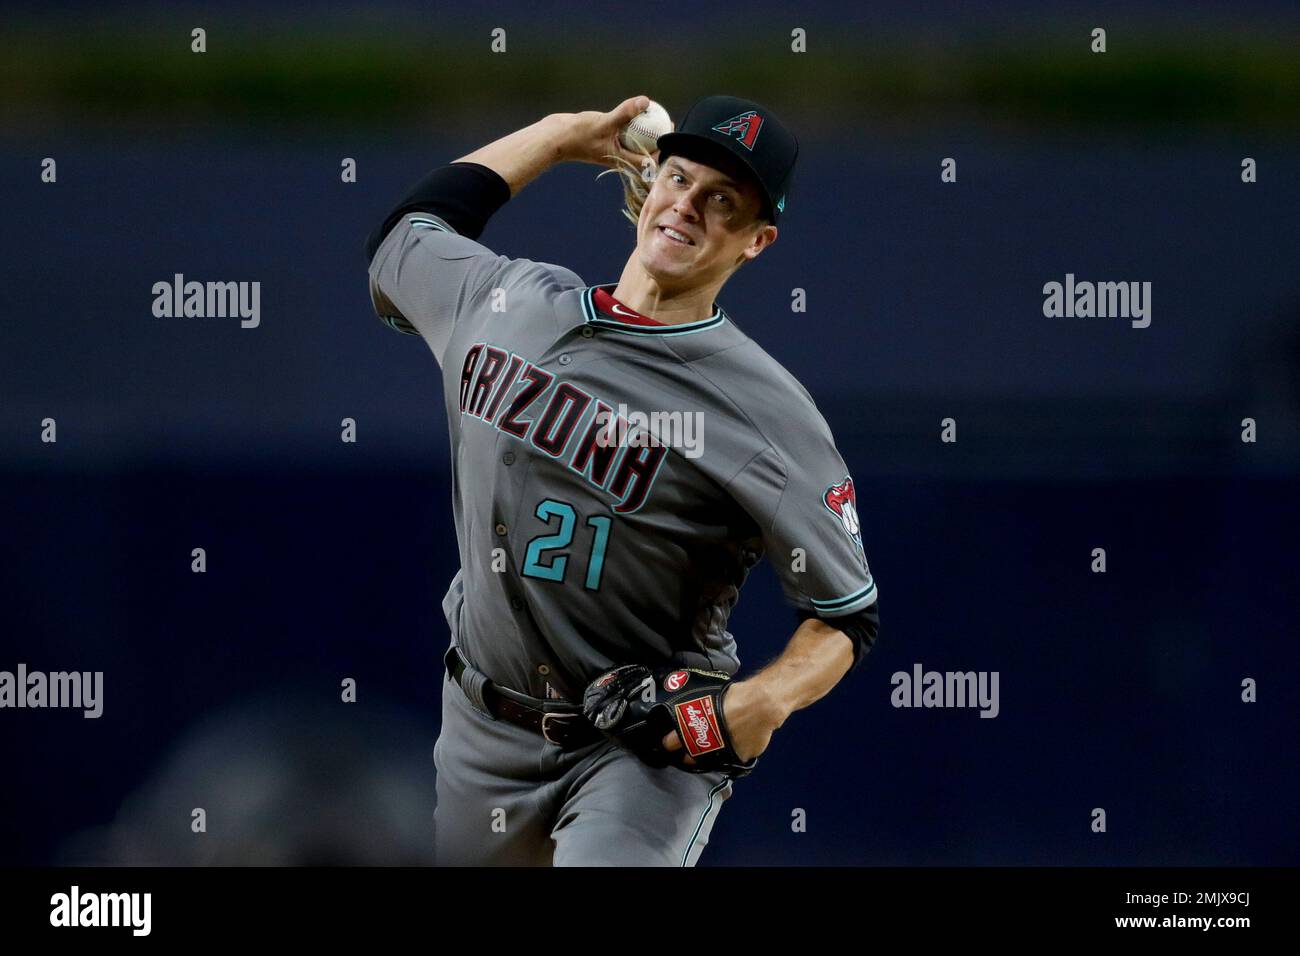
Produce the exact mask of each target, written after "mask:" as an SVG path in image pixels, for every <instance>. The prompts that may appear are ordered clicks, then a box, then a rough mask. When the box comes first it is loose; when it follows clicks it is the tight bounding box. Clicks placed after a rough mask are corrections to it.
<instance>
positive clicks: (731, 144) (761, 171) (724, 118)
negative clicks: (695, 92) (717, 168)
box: [657, 96, 799, 222]
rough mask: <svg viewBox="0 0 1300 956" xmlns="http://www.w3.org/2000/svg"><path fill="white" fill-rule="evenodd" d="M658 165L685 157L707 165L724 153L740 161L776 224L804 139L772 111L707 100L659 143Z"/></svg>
mask: <svg viewBox="0 0 1300 956" xmlns="http://www.w3.org/2000/svg"><path fill="white" fill-rule="evenodd" d="M657 146H658V148H659V161H660V162H663V161H664V160H665V159H667V158H668V157H669V156H672V155H680V156H685V157H686V158H687V159H693V160H695V161H696V162H702V163H707V162H708V161H709V158H710V157H711V156H717V155H718V154H719V152H720V151H721V152H722V153H725V154H729V155H731V156H733V157H735V158H736V159H738V160H740V163H741V165H742V166H744V167H745V168H746V169H747V170H749V172H750V173H751V174H753V176H754V178H755V179H756V180H757V181H758V184H759V187H760V188H761V190H762V192H763V197H764V199H765V200H766V205H767V209H766V212H767V215H768V216H769V218H771V220H772V221H773V222H776V219H777V217H778V216H779V215H781V214H782V213H783V212H785V205H786V202H785V200H786V193H787V192H788V191H789V189H790V178H791V176H792V175H793V174H794V164H795V160H796V159H798V158H799V141H798V140H797V139H795V138H794V134H793V133H791V132H790V130H789V129H787V128H786V126H785V124H784V123H782V122H781V121H780V120H779V119H777V118H776V116H775V114H773V113H772V111H771V110H769V109H767V108H766V107H764V106H761V105H760V104H758V103H755V102H754V101H753V100H746V99H741V98H740V97H737V96H706V97H705V98H704V99H702V100H699V101H697V102H696V103H695V104H694V105H692V106H691V108H690V109H689V110H687V111H686V115H685V116H683V117H682V121H681V123H680V124H678V127H677V129H676V130H674V131H673V132H671V133H664V135H662V136H660V137H659V140H658V142H657Z"/></svg>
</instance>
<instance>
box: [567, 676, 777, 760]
mask: <svg viewBox="0 0 1300 956" xmlns="http://www.w3.org/2000/svg"><path fill="white" fill-rule="evenodd" d="M730 686H731V678H730V677H729V676H728V675H726V674H723V673H720V672H718V671H704V670H698V669H697V668H694V667H674V668H662V669H660V670H651V669H650V668H648V667H644V666H642V665H641V664H624V665H623V666H622V667H616V668H614V669H613V670H612V671H609V672H607V673H604V674H601V675H600V676H599V677H597V678H596V679H595V680H594V681H592V682H591V683H590V684H588V685H587V690H586V692H585V693H584V694H583V695H582V712H583V713H584V714H586V715H587V719H588V720H590V721H591V722H592V723H593V724H595V725H596V728H597V729H598V730H600V731H603V732H604V733H605V735H606V736H608V737H611V738H613V739H614V740H616V741H617V742H618V743H619V744H620V745H621V746H623V747H624V748H626V749H627V750H630V751H632V753H634V754H636V755H637V756H638V757H640V758H641V759H642V760H644V761H645V762H646V763H648V764H649V765H650V766H652V767H670V766H671V767H678V768H680V769H682V770H688V771H690V772H691V773H709V772H711V771H715V770H723V771H725V772H727V773H729V774H731V775H732V776H733V777H743V776H744V775H745V774H747V773H749V772H750V771H751V770H753V769H754V766H755V765H756V764H757V763H758V758H757V757H755V758H754V759H753V760H750V761H749V762H748V763H746V762H744V761H742V760H741V759H740V758H739V757H738V756H737V755H736V751H735V749H733V747H732V746H731V738H730V734H729V733H728V732H727V722H726V720H725V719H724V718H723V715H722V698H723V696H725V695H726V693H727V690H728V688H730ZM673 730H675V731H677V734H678V736H680V737H681V739H682V744H683V746H682V749H681V750H676V751H668V750H665V749H664V746H663V739H664V737H665V736H666V735H667V734H668V733H669V732H670V731H673ZM686 756H690V757H691V759H692V760H694V763H686V762H685V760H684V759H683V758H684V757H686Z"/></svg>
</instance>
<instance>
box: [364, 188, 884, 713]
mask: <svg viewBox="0 0 1300 956" xmlns="http://www.w3.org/2000/svg"><path fill="white" fill-rule="evenodd" d="M599 288H603V289H607V290H611V291H612V286H604V287H599ZM370 290H371V298H372V301H373V304H374V308H375V311H376V312H377V314H378V315H379V316H380V317H381V318H384V319H385V321H387V322H388V323H389V324H390V325H392V326H393V327H394V328H396V329H398V330H400V331H405V332H412V333H417V334H419V335H420V336H422V337H423V338H424V340H425V342H426V343H427V344H428V346H429V348H430V349H431V350H432V351H433V354H434V356H435V357H436V358H437V360H438V363H439V365H440V366H442V368H443V371H444V375H443V383H444V385H443V393H444V398H445V401H446V407H447V418H448V421H449V422H450V428H451V454H452V462H453V507H454V510H455V520H456V533H457V538H458V541H459V546H460V563H461V570H460V572H459V573H458V574H457V575H456V577H455V579H454V580H453V582H452V584H451V587H450V589H449V590H448V592H447V596H446V599H445V600H444V604H443V608H444V611H445V612H446V615H447V620H448V623H449V625H450V627H451V631H452V636H453V641H454V642H455V643H456V644H457V646H459V647H460V649H461V651H462V653H463V655H464V657H465V658H466V659H467V660H468V661H469V662H471V663H472V664H473V665H474V666H476V667H477V668H478V669H479V670H481V671H483V672H484V673H486V674H487V676H488V677H489V678H491V679H492V680H493V681H495V682H497V683H499V684H501V685H503V686H505V687H509V688H513V689H515V690H517V691H520V692H522V693H525V694H530V695H532V696H534V697H546V696H551V697H556V696H558V697H562V698H565V699H568V700H573V701H576V700H580V699H581V697H582V691H583V688H584V687H585V686H586V684H587V683H588V682H589V681H590V680H591V679H592V678H593V677H594V676H595V675H597V674H599V673H600V672H602V671H605V670H607V669H609V668H611V667H613V666H617V665H620V664H626V663H647V664H652V665H656V664H663V663H668V662H669V661H672V662H677V663H681V664H683V665H687V666H701V667H706V668H709V669H713V670H722V671H726V672H728V673H735V672H736V670H737V669H738V668H739V666H740V661H739V657H738V654H737V648H736V641H735V639H734V638H733V636H732V635H731V633H730V632H729V631H728V630H727V620H728V617H729V615H730V612H731V609H732V607H733V606H734V605H735V603H736V601H737V599H738V598H739V595H740V589H741V586H742V585H743V583H744V581H745V578H746V576H747V575H748V573H749V570H750V569H751V568H752V567H753V566H754V564H755V563H757V561H758V560H759V559H760V557H761V556H762V555H763V554H764V553H766V554H768V555H769V556H770V559H771V561H772V563H773V567H774V568H775V570H776V573H777V576H778V577H779V578H780V580H781V584H782V587H783V589H784V592H785V595H786V599H787V600H788V601H789V603H790V604H791V605H793V606H794V607H797V608H801V609H805V610H811V611H814V612H816V613H817V615H818V616H820V617H823V618H834V617H836V616H840V615H846V614H851V613H853V612H856V611H858V610H861V609H862V608H865V607H867V606H869V605H870V604H872V603H873V602H874V601H875V600H876V585H875V582H874V581H873V580H872V576H871V572H870V570H869V569H868V565H867V560H866V556H865V554H864V551H863V545H862V536H861V531H860V528H859V524H858V515H857V508H856V498H855V493H854V488H853V481H852V479H851V478H850V477H849V474H848V469H847V468H846V467H845V465H844V461H843V459H842V458H841V457H840V455H839V453H838V452H837V451H836V448H835V444H834V441H833V439H832V437H831V433H830V430H829V428H828V427H827V425H826V422H825V421H824V419H823V418H822V416H821V415H820V414H819V413H818V411H817V408H816V406H815V405H814V403H813V401H812V399H811V398H810V397H809V395H808V393H807V391H806V390H805V389H804V388H803V387H802V386H801V385H800V384H799V382H798V381H796V380H795V379H794V377H793V376H791V375H790V374H789V373H788V372H787V371H786V370H785V369H784V368H782V367H781V365H780V364H778V363H777V362H776V361H775V360H774V359H772V358H771V357H770V356H769V355H768V354H767V353H766V352H764V351H763V349H761V348H760V347H759V346H758V345H757V344H756V343H754V342H753V341H751V340H750V339H749V338H748V337H747V336H746V335H745V334H744V333H743V332H742V331H741V330H740V329H739V328H737V327H736V325H735V324H734V323H733V322H732V321H731V319H730V318H729V317H728V316H727V315H726V314H725V313H724V312H723V311H722V310H721V308H715V311H714V313H713V314H712V315H711V316H709V317H708V318H707V319H704V320H703V321H700V322H695V323H692V324H688V325H676V326H653V327H651V326H646V325H640V324H635V323H633V322H630V321H621V320H620V319H619V318H618V317H617V316H616V315H611V314H609V313H608V312H604V311H601V310H598V309H597V307H596V305H595V293H596V291H597V287H589V286H587V285H586V284H585V283H584V282H583V281H582V280H581V279H580V278H579V277H578V276H577V275H575V274H574V273H573V272H571V271H569V270H568V269H565V268H563V267H561V266H556V265H551V264H548V263H543V262H533V261H531V260H528V259H510V258H507V257H505V256H500V255H497V254H496V253H494V252H492V251H491V250H489V249H488V248H486V247H485V246H483V245H482V244H480V243H478V242H476V241H474V240H471V239H469V238H467V237H465V236H461V235H458V234H456V233H455V232H454V231H453V230H452V229H451V228H450V227H449V226H448V225H447V224H446V223H445V222H444V221H443V220H442V219H440V218H439V217H437V216H434V215H431V214H428V213H423V212H421V213H410V214H407V215H405V216H403V217H402V218H401V219H400V220H399V221H398V223H397V224H396V225H395V226H394V227H393V229H392V230H391V231H390V232H389V233H388V235H387V236H386V237H385V238H384V241H383V242H382V244H381V245H380V246H379V249H378V252H377V253H376V255H375V256H374V259H373V261H372V264H371V267H370ZM679 426H680V427H679ZM685 438H689V439H690V441H687V440H685ZM674 439H676V441H675V443H674Z"/></svg>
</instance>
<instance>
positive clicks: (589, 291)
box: [581, 282, 727, 336]
mask: <svg viewBox="0 0 1300 956" xmlns="http://www.w3.org/2000/svg"><path fill="white" fill-rule="evenodd" d="M617 286H618V283H616V282H607V283H605V284H604V285H593V286H588V287H587V288H585V289H583V290H582V297H581V302H582V318H583V322H584V323H585V324H586V325H590V326H592V327H594V328H597V329H608V330H609V331H611V332H622V333H625V334H627V335H670V336H671V335H691V334H692V333H695V332H705V331H707V330H709V329H714V328H717V327H718V326H720V325H722V324H723V323H724V322H726V321H727V313H725V312H723V311H722V307H721V306H720V305H718V304H717V303H716V302H715V303H714V304H713V314H712V315H710V316H709V317H708V318H707V319H701V320H700V321H699V322H687V323H686V324H684V325H635V324H633V323H631V322H621V321H619V320H618V319H616V318H614V317H613V316H610V315H606V314H605V313H603V312H601V311H600V310H599V309H597V308H596V305H595V302H594V296H595V294H596V290H597V289H604V290H606V291H607V292H613V290H614V289H615V288H616V287H617Z"/></svg>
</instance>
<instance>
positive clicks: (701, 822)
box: [682, 777, 731, 866]
mask: <svg viewBox="0 0 1300 956" xmlns="http://www.w3.org/2000/svg"><path fill="white" fill-rule="evenodd" d="M729 783H731V778H730V777H724V778H723V780H722V783H720V784H718V785H717V786H716V787H714V788H713V789H712V790H710V791H709V802H708V804H707V805H706V806H705V808H704V812H703V813H701V814H700V820H699V822H698V823H696V824H695V830H694V832H693V833H691V839H690V841H689V842H688V843H687V844H686V852H685V853H683V854H682V866H687V865H689V864H688V861H689V860H690V858H691V850H693V849H695V841H696V840H697V839H699V836H700V830H702V829H703V828H704V821H705V820H707V819H708V818H709V811H710V810H712V809H713V798H714V797H715V796H717V793H718V791H719V790H721V789H723V788H724V787H726V786H727V785H728V784H729Z"/></svg>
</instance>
